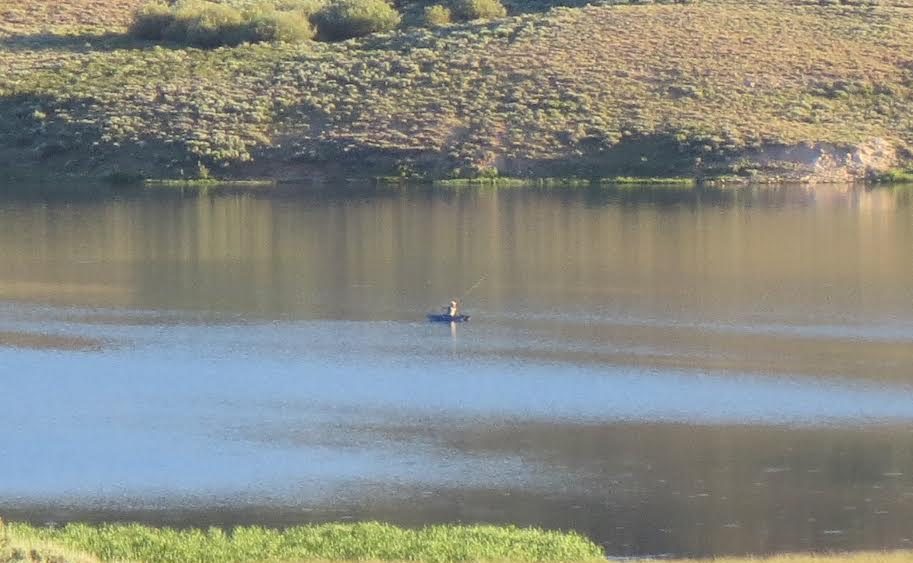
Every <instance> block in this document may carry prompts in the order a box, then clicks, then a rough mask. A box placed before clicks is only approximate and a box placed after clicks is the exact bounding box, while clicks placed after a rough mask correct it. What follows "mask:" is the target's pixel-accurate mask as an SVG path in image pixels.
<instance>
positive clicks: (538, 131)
mask: <svg viewBox="0 0 913 563" xmlns="http://www.w3.org/2000/svg"><path fill="white" fill-rule="evenodd" d="M0 1H2V0H0ZM98 1H100V0H66V1H65V2H59V3H57V2H55V3H54V4H55V5H61V6H63V7H62V8H61V13H68V14H85V13H88V12H89V11H91V8H90V6H91V5H92V2H98ZM7 3H8V4H9V3H10V0H7ZM104 3H105V4H106V5H107V6H109V7H108V8H107V10H109V11H118V10H119V9H117V10H116V9H115V8H114V7H111V5H117V6H131V5H134V4H135V3H136V2H135V0H116V1H114V0H112V1H110V2H104ZM37 4H38V5H44V4H47V5H51V4H52V3H51V2H49V1H46V2H44V3H43V4H42V3H40V2H39V3H37ZM16 5H17V6H18V3H17V4H16ZM0 6H2V4H0ZM14 10H15V8H14ZM29 10H31V11H36V10H37V8H35V9H32V8H29ZM123 11H124V13H126V12H127V11H128V10H126V8H124V10H123ZM0 13H2V8H0ZM2 17H4V16H0V18H2ZM7 17H8V16H7ZM13 19H14V20H15V21H16V22H18V23H15V26H14V27H15V29H16V30H17V31H16V32H15V34H13V35H10V34H9V31H8V30H9V29H10V28H11V27H12V26H13V24H11V23H9V21H6V23H3V24H0V25H3V26H4V27H3V28H2V29H4V30H7V32H8V33H7V36H6V38H3V37H0V66H3V67H4V68H6V69H8V72H5V73H4V75H3V76H0V121H5V122H6V123H7V124H12V126H10V127H7V130H8V131H15V133H10V134H8V135H6V138H4V137H3V135H2V133H0V161H2V160H3V159H4V157H5V159H6V160H10V159H13V158H15V159H16V160H17V161H21V160H22V157H23V155H26V156H28V157H29V158H30V159H31V161H34V162H37V163H38V165H39V166H43V167H45V168H48V167H49V168H51V169H55V170H60V171H70V172H72V173H80V174H82V173H89V174H92V175H103V174H105V173H110V172H116V171H121V170H122V171H126V172H129V173H133V172H136V171H141V172H142V173H144V174H146V175H153V176H167V177H178V176H181V175H182V173H183V175H185V176H186V175H192V169H194V168H196V163H197V162H198V161H201V162H203V163H205V164H206V165H207V166H209V167H210V168H211V169H212V170H213V171H214V172H215V173H216V174H221V175H228V176H243V175H262V174H263V173H264V172H265V171H266V172H269V173H270V174H274V175H278V176H280V177H281V176H283V175H297V174H299V173H300V171H301V170H308V169H311V168H314V167H320V166H322V165H324V164H325V163H327V162H340V161H345V160H346V158H347V157H353V156H354V157H355V158H352V159H351V160H353V161H357V162H358V164H359V166H361V167H362V168H365V169H370V170H371V171H372V172H378V173H386V174H398V175H404V176H410V175H421V174H430V175H434V176H449V175H457V176H473V175H480V174H481V175H486V174H488V173H490V172H492V171H498V172H500V173H508V174H513V175H538V176H555V175H574V174H579V175H590V174H592V175H635V176H636V175H674V174H680V173H682V172H685V173H687V172H688V171H690V170H691V169H692V168H694V167H695V166H704V165H706V164H707V163H708V162H713V161H714V160H720V159H723V157H730V156H732V155H736V154H739V153H740V151H745V150H750V149H751V148H757V147H760V146H764V145H771V144H778V143H782V144H798V143H803V142H807V143H815V142H828V143H835V144H854V143H858V142H861V141H864V140H867V139H871V138H875V137H879V138H886V139H888V140H891V141H892V142H895V143H897V144H898V145H901V146H907V147H909V146H913V43H911V42H910V41H909V38H910V37H913V8H911V7H910V6H909V5H905V4H903V3H902V2H893V3H892V2H887V3H873V4H859V5H849V4H839V5H822V4H819V3H809V2H801V1H800V2H795V1H787V0H765V1H755V2H742V1H735V0H708V1H706V2H699V3H691V4H685V5H681V4H674V5H673V4H646V5H618V6H592V7H586V8H573V9H571V8H560V9H555V10H552V11H551V12H548V13H546V14H527V15H520V16H516V17H511V18H506V19H504V20H499V21H497V22H494V23H488V24H484V23H482V24H480V23H475V24H463V25H454V26H447V27H445V28H439V29H435V30H424V29H412V30H407V31H401V32H396V33H393V34H386V35H375V36H372V37H369V38H365V39H362V40H358V41H350V42H345V43H341V44H332V45H327V44H316V43H311V44H305V45H298V46H288V45H287V46H278V45H277V46H273V45H261V46H239V47H236V48H233V49H222V50H215V51H199V50H192V49H183V50H176V49H169V48H164V49H163V48H158V49H152V48H150V46H149V45H148V44H133V43H129V42H127V43H124V40H123V39H118V38H111V39H100V40H99V39H97V38H96V40H95V41H94V42H93V43H92V46H91V47H90V48H87V47H86V46H85V41H84V40H82V39H76V40H73V41H70V42H67V41H66V40H60V39H57V40H48V38H47V37H42V40H45V43H46V44H44V45H42V44H36V43H35V42H34V41H35V35H34V34H36V33H41V32H40V29H43V27H42V25H39V24H35V23H34V22H35V18H34V17H32V19H31V20H29V21H31V22H32V24H31V26H30V25H29V24H28V23H22V20H21V19H16V18H13ZM54 21H55V24H54V26H63V28H66V29H70V28H72V27H79V26H82V25H87V24H86V22H85V18H84V16H82V15H74V16H73V21H71V22H69V23H67V22H66V21H65V19H64V18H63V16H60V17H57V18H56V19H55V20H54ZM112 21H115V22H123V24H122V25H126V22H125V20H123V19H122V18H121V19H118V18H113V19H112ZM117 25H121V24H117ZM117 25H114V26H113V27H110V28H106V30H107V31H114V32H119V31H122V30H123V29H122V27H117ZM54 26H51V28H50V29H58V28H57V27H54ZM45 27H46V26H45ZM23 34H25V35H23ZM29 34H32V35H29ZM51 39H54V38H51ZM90 39H91V37H90ZM14 114H15V116H16V118H15V120H14V119H13V117H12V116H13V115H14ZM2 124H3V123H0V125H2ZM2 130H3V128H2V127H0V131H2ZM645 140H646V141H649V142H645ZM651 143H652V144H651ZM4 145H5V146H6V147H7V148H6V149H5V150H6V152H5V153H4V149H3V148H2V147H3V146H4ZM83 147H94V148H93V149H92V150H91V151H90V152H89V153H87V152H86V151H84V150H83ZM670 155H672V156H673V158H671V159H670V158H669V156H670ZM698 159H699V160H698ZM25 162H26V163H28V162H30V161H29V160H26V161H25ZM33 167H34V164H33Z"/></svg>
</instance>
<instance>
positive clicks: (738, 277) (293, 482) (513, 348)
mask: <svg viewBox="0 0 913 563" xmlns="http://www.w3.org/2000/svg"><path fill="white" fill-rule="evenodd" d="M6 189H7V190H9V188H6ZM45 191H48V192H50V193H53V191H54V190H45ZM911 194H913V192H911V191H909V190H875V191H865V190H861V189H857V190H853V189H851V188H846V189H835V188H827V189H821V190H819V191H817V192H814V191H810V190H808V189H805V188H801V187H790V188H780V189H764V190H749V189H741V190H733V191H713V190H702V191H697V192H690V191H675V190H659V189H657V190H653V189H649V190H644V191H628V190H602V191H589V190H569V191H568V190H557V191H543V190H500V191H485V190H482V191H476V190H465V191H431V190H424V189H411V190H379V191H367V190H360V189H357V188H351V187H349V188H345V187H337V188H335V189H334V190H332V191H326V190H317V189H313V188H307V187H289V188H283V189H282V190H279V191H276V192H270V193H236V192H231V191H226V192H219V193H210V194H199V193H184V194H182V193H174V192H143V191H137V192H126V193H99V192H97V191H96V192H93V191H74V192H69V193H67V194H66V195H59V194H58V195H54V196H52V195H48V194H46V193H44V192H43V191H42V189H39V188H35V189H29V190H14V191H7V193H6V194H5V195H2V196H0V256H2V261H0V513H2V514H4V516H7V517H10V518H13V519H28V520H32V521H36V522H61V521H66V520H69V519H79V520H96V521H100V520H140V521H146V522H153V523H159V524H161V523H166V524H172V525H189V524H193V525H209V524H215V525H232V524H237V523H260V524H267V525H280V526H281V525H286V524H292V523H303V522H317V521H326V520H341V519H354V520H360V519H381V520H387V521H393V522H397V523H401V524H406V525H419V524H424V523H429V522H496V523H502V522H509V523H517V524H523V525H539V526H546V527H550V528H560V529H576V530H579V531H581V532H583V533H585V534H587V535H589V536H590V537H592V538H594V539H596V540H597V541H599V542H601V543H603V545H605V548H606V552H607V553H608V554H610V555H633V554H654V555H655V554H668V553H674V554H711V553H744V552H754V553H761V552H771V551H790V550H809V549H814V550H829V549H857V548H894V547H908V548H913V201H911V200H913V197H911ZM480 280H481V281H480ZM471 288H472V289H471ZM470 289H471V291H469V293H468V295H466V296H465V299H464V306H465V310H466V312H468V313H470V314H472V315H473V320H472V322H471V323H469V324H467V325H460V326H455V327H450V326H447V325H437V324H429V323H427V322H425V321H424V315H425V313H427V312H428V311H430V310H432V309H436V308H438V307H440V306H442V305H443V304H444V303H446V301H448V300H449V299H450V298H451V297H459V296H460V295H462V294H464V293H466V292H467V290H470Z"/></svg>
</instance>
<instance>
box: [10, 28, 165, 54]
mask: <svg viewBox="0 0 913 563" xmlns="http://www.w3.org/2000/svg"><path fill="white" fill-rule="evenodd" d="M154 46H161V47H165V48H170V46H169V45H167V44H164V45H163V44H160V43H156V42H151V41H141V40H138V39H134V38H132V37H130V36H129V35H126V34H123V33H86V34H80V35H55V34H50V33H38V34H33V35H13V36H10V37H3V38H0V50H5V51H13V52H16V51H70V52H73V53H86V52H90V51H94V52H98V51H119V50H123V49H149V48H151V47H154Z"/></svg>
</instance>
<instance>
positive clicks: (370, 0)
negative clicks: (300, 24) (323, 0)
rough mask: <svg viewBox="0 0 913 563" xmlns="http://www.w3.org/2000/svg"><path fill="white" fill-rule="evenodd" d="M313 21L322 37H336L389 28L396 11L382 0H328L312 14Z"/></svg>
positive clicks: (394, 21)
mask: <svg viewBox="0 0 913 563" xmlns="http://www.w3.org/2000/svg"><path fill="white" fill-rule="evenodd" d="M314 21H315V23H316V24H317V29H318V30H319V31H320V37H321V38H322V39H326V40H328V41H337V40H341V39H351V38H352V37H362V36H364V35H369V34H371V33H376V32H379V31H390V30H391V29H393V28H394V27H396V26H397V25H399V22H400V15H399V13H398V12H397V11H396V10H395V9H394V8H393V7H392V6H391V5H390V4H387V3H386V2H385V1H384V0H332V2H330V3H329V4H327V5H326V6H325V7H324V8H323V9H322V10H320V11H319V12H317V13H316V14H314Z"/></svg>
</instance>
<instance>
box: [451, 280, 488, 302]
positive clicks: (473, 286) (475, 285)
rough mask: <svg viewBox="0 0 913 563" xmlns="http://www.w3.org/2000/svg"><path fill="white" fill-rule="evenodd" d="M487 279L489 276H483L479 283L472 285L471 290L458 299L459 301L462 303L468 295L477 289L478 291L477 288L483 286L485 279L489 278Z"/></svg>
mask: <svg viewBox="0 0 913 563" xmlns="http://www.w3.org/2000/svg"><path fill="white" fill-rule="evenodd" d="M487 277H488V274H485V275H484V276H482V277H481V278H479V281H477V282H476V283H474V284H473V285H472V287H470V288H469V289H467V290H466V291H465V292H464V293H463V295H461V296H460V298H459V299H458V301H462V300H463V298H464V297H466V296H467V295H469V294H470V293H472V292H473V291H475V289H476V288H477V287H479V286H480V285H482V282H483V281H485V278H487Z"/></svg>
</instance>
